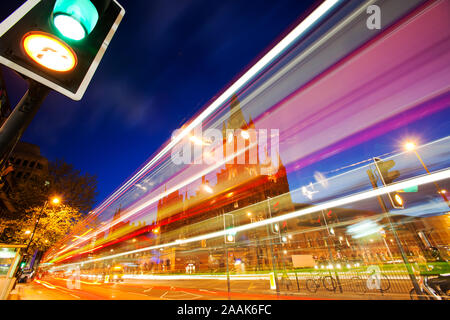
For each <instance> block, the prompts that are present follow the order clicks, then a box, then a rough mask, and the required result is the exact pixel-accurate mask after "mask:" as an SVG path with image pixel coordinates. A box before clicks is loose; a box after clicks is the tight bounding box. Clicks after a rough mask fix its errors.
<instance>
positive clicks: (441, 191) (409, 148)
mask: <svg viewBox="0 0 450 320" xmlns="http://www.w3.org/2000/svg"><path fill="white" fill-rule="evenodd" d="M404 148H405V149H406V150H407V151H412V152H414V154H415V155H416V157H417V159H419V161H420V163H421V164H422V166H423V168H424V169H425V171H426V172H427V173H428V174H431V172H430V170H428V168H427V166H426V165H425V162H423V160H422V157H421V156H420V155H419V153H418V152H417V148H416V144H415V143H414V142H412V141H408V142H406V143H405V145H404ZM433 183H434V185H435V187H436V189H437V193H438V194H440V195H441V197H442V199H444V201H445V203H446V204H447V206H449V207H450V203H449V201H448V199H447V196H446V195H445V190H444V189H441V187H440V186H439V185H438V183H437V182H436V181H434V182H433Z"/></svg>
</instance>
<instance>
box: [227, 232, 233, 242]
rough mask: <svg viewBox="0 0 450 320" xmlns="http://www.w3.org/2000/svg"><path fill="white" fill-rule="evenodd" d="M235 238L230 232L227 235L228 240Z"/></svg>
mask: <svg viewBox="0 0 450 320" xmlns="http://www.w3.org/2000/svg"><path fill="white" fill-rule="evenodd" d="M233 239H234V236H233V235H232V234H229V235H227V240H228V241H230V242H231V241H233Z"/></svg>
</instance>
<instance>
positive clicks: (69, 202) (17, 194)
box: [0, 160, 97, 251]
mask: <svg viewBox="0 0 450 320" xmlns="http://www.w3.org/2000/svg"><path fill="white" fill-rule="evenodd" d="M96 188H97V178H96V177H95V176H92V175H89V174H81V172H80V171H79V170H75V169H74V167H73V166H72V165H71V164H68V163H66V162H65V161H64V160H56V161H54V162H50V163H49V170H48V173H47V174H43V175H39V176H34V177H32V178H30V179H28V180H26V181H25V180H24V181H20V182H19V183H17V185H16V186H15V188H14V189H13V192H12V193H11V194H10V199H11V201H12V203H13V205H14V207H15V209H16V212H15V213H14V214H9V215H8V216H4V217H0V242H4V243H20V244H27V243H28V242H29V239H30V237H31V232H32V230H33V229H34V225H35V223H36V220H37V219H38V217H39V216H40V215H41V212H42V215H41V219H40V221H39V225H38V228H37V229H36V233H35V235H34V237H33V243H32V245H31V246H30V250H29V251H32V250H34V249H39V250H46V249H48V248H49V247H50V246H51V245H53V244H54V243H56V242H57V241H58V240H60V239H61V238H62V237H63V236H65V235H66V234H67V233H68V232H70V230H71V229H72V228H73V227H74V226H75V225H76V223H77V222H78V221H79V220H80V219H81V218H82V217H83V216H85V215H86V214H87V212H88V211H89V210H90V209H91V208H92V205H93V204H94V201H95V196H96ZM52 196H58V197H60V198H61V201H62V205H60V206H57V207H52V206H51V205H49V206H48V207H47V208H45V209H44V204H45V201H47V200H49V199H50V198H51V197H52ZM27 230H28V231H29V233H28V234H26V233H25V232H26V231H27Z"/></svg>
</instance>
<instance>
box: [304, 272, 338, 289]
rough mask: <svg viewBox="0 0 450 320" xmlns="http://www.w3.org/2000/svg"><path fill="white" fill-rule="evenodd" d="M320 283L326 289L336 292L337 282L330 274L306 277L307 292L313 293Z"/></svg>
mask: <svg viewBox="0 0 450 320" xmlns="http://www.w3.org/2000/svg"><path fill="white" fill-rule="evenodd" d="M321 284H322V286H323V287H324V288H325V289H326V290H328V291H333V292H336V288H337V282H336V280H335V279H334V278H333V277H332V276H330V275H327V276H325V275H322V276H321V275H318V276H317V277H314V278H310V279H307V280H306V289H308V291H309V292H312V293H315V292H316V291H317V289H319V287H320V285H321Z"/></svg>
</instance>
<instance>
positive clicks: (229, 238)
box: [223, 213, 236, 243]
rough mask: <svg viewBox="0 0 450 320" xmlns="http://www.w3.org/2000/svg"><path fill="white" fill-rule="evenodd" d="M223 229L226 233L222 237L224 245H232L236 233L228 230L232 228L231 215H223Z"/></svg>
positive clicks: (232, 219) (232, 218)
mask: <svg viewBox="0 0 450 320" xmlns="http://www.w3.org/2000/svg"><path fill="white" fill-rule="evenodd" d="M223 227H224V230H225V231H226V233H225V235H224V237H225V243H234V242H235V241H236V231H232V230H230V229H233V228H234V216H233V215H232V214H229V213H226V214H224V215H223ZM228 230H229V231H228Z"/></svg>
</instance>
